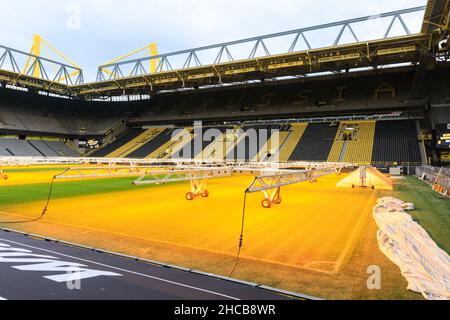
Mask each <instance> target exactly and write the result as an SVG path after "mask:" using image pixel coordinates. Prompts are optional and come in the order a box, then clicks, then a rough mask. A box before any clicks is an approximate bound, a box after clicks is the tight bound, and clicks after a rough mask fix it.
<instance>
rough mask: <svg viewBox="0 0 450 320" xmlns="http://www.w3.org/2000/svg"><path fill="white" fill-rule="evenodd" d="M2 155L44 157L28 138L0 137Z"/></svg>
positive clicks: (0, 153)
mask: <svg viewBox="0 0 450 320" xmlns="http://www.w3.org/2000/svg"><path fill="white" fill-rule="evenodd" d="M0 156H17V157H42V156H43V153H41V152H39V151H38V150H36V149H35V148H34V147H33V146H32V145H31V144H29V143H28V141H26V140H19V139H3V138H0Z"/></svg>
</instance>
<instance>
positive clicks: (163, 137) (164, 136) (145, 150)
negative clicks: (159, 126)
mask: <svg viewBox="0 0 450 320" xmlns="http://www.w3.org/2000/svg"><path fill="white" fill-rule="evenodd" d="M174 130H175V129H165V130H164V131H162V132H161V133H160V134H158V135H157V136H156V137H154V138H153V139H151V140H150V141H148V142H147V143H146V144H144V145H143V146H141V147H140V148H138V149H136V150H135V151H133V152H132V153H130V154H128V155H127V156H126V158H147V157H149V156H150V155H152V154H153V153H154V152H155V151H156V150H159V149H160V148H161V146H163V145H165V144H166V143H167V142H168V141H170V140H171V137H172V133H173V131H174Z"/></svg>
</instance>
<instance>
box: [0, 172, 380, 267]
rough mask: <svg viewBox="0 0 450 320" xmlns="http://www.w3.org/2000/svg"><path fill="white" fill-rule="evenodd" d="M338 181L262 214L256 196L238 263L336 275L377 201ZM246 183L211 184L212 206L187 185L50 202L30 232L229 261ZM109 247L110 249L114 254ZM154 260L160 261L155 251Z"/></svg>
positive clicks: (17, 208) (16, 208) (292, 189)
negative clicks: (189, 196) (192, 195)
mask: <svg viewBox="0 0 450 320" xmlns="http://www.w3.org/2000/svg"><path fill="white" fill-rule="evenodd" d="M52 174H54V173H53V172H36V173H33V174H29V173H27V174H26V177H20V175H21V174H17V176H14V179H18V180H17V181H22V183H25V182H26V181H27V183H34V182H38V181H39V180H40V179H41V180H40V182H42V181H46V179H47V180H48V179H49V177H51V175H52ZM22 175H24V174H23V173H22ZM342 178H343V176H339V177H338V176H334V175H333V176H328V177H323V178H320V179H319V182H318V183H314V184H310V183H302V184H297V185H294V186H289V187H285V188H283V189H282V194H281V196H282V198H283V203H282V204H281V205H279V206H274V207H273V208H272V209H263V208H262V207H261V200H262V194H261V193H257V194H251V195H249V196H248V199H247V214H246V221H245V238H244V247H243V249H242V258H243V259H249V260H253V261H260V262H265V263H273V264H278V265H284V266H289V267H295V268H304V269H310V270H317V271H322V272H326V273H335V272H338V271H339V270H340V267H341V266H342V265H343V264H344V262H345V261H346V259H347V258H348V257H349V255H351V253H352V251H353V249H354V247H355V245H356V244H357V239H358V237H359V236H360V234H361V232H362V231H363V230H362V227H361V226H362V225H363V223H362V222H363V221H365V218H367V216H368V215H369V214H370V210H371V207H372V206H373V204H374V202H375V200H376V197H375V193H376V191H373V190H352V189H338V188H337V187H335V185H336V182H337V181H339V180H340V179H342ZM42 179H43V180H42ZM251 181H252V177H251V176H234V177H231V178H223V179H218V180H212V181H210V182H209V185H208V189H209V191H210V198H208V199H203V198H198V199H196V200H195V201H191V202H188V201H186V200H185V198H184V196H185V193H186V191H189V184H188V183H181V184H176V185H164V186H160V187H156V188H152V189H142V188H139V187H136V190H133V191H126V192H117V193H108V194H98V195H91V196H84V197H77V198H70V199H60V200H54V201H52V203H51V206H50V209H49V213H48V215H47V216H46V217H45V219H44V220H42V221H40V222H38V223H35V224H34V225H32V227H33V228H32V230H33V232H35V233H41V234H42V233H43V232H44V233H45V235H48V236H52V235H59V236H60V235H61V234H60V233H58V230H59V229H61V228H64V230H65V231H64V232H68V233H67V235H68V237H69V233H71V232H72V236H71V237H69V238H70V239H71V240H73V238H74V237H73V236H74V235H78V237H80V239H82V235H83V234H89V235H90V236H91V237H94V238H96V239H100V238H102V239H108V238H111V239H114V242H116V241H119V242H120V245H121V250H123V247H124V246H125V247H126V244H125V245H124V243H126V241H128V240H130V239H134V240H136V241H140V243H141V244H142V243H143V244H144V245H145V246H147V247H148V248H150V249H151V248H156V247H158V245H162V244H163V245H164V246H165V247H164V248H166V249H165V250H167V248H170V247H173V248H177V250H179V249H180V248H184V249H185V253H186V255H189V250H196V251H199V250H200V251H203V252H205V253H208V254H220V255H226V256H229V257H232V256H233V255H235V253H236V250H237V243H238V239H239V231H240V224H241V215H242V205H243V191H244V190H245V189H246V187H247V186H248V185H249V184H250V183H251ZM11 183H13V182H11ZM56 187H57V186H56ZM41 209H42V202H39V203H31V204H20V205H13V206H8V207H7V208H5V207H2V206H1V204H0V210H1V211H2V215H5V213H8V214H13V215H18V216H25V217H34V216H36V213H37V212H40V210H41ZM40 230H42V232H39V231H40ZM71 230H72V231H71ZM60 237H61V236H60ZM114 242H113V241H111V243H110V245H109V248H108V249H110V250H114V247H115V244H114ZM92 245H95V244H92ZM117 245H118V244H117ZM152 254H153V257H155V258H158V257H159V256H158V252H157V249H155V251H154V252H153V251H152ZM165 254H167V252H165ZM178 260H180V259H178ZM178 260H177V261H178ZM181 260H182V259H181Z"/></svg>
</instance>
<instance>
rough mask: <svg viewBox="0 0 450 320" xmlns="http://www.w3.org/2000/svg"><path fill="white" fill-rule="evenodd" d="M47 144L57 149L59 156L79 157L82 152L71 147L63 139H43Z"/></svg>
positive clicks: (54, 149)
mask: <svg viewBox="0 0 450 320" xmlns="http://www.w3.org/2000/svg"><path fill="white" fill-rule="evenodd" d="M43 142H44V143H45V144H46V145H47V146H49V147H50V148H51V149H52V150H53V151H55V152H56V153H57V154H58V155H59V156H62V157H79V156H80V154H79V153H78V152H76V151H75V150H73V149H72V148H70V147H69V146H68V145H67V144H65V143H64V142H62V141H43Z"/></svg>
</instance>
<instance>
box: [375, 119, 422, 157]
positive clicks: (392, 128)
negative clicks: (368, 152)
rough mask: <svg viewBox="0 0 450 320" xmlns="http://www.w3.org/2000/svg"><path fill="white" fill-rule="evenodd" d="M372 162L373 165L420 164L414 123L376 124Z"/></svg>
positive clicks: (405, 121) (386, 122) (403, 121)
mask: <svg viewBox="0 0 450 320" xmlns="http://www.w3.org/2000/svg"><path fill="white" fill-rule="evenodd" d="M372 162H373V163H374V164H375V165H390V164H396V163H397V164H401V165H418V164H421V159H420V150H419V142H418V132H417V127H416V123H415V121H411V120H401V121H379V122H377V124H376V128H375V141H374V146H373V154H372Z"/></svg>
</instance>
